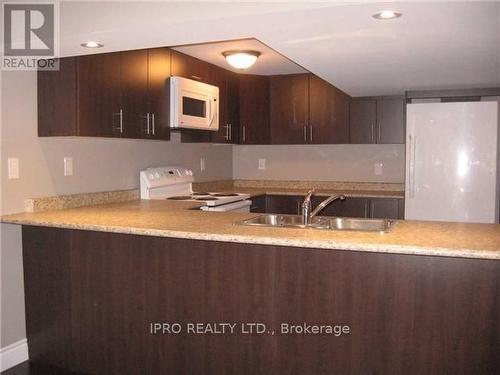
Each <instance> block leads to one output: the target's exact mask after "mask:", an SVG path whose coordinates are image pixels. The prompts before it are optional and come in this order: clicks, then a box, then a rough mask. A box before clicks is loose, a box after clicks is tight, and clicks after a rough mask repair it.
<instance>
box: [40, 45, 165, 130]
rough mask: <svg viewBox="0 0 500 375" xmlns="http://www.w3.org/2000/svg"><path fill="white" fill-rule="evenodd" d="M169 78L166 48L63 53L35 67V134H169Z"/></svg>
mask: <svg viewBox="0 0 500 375" xmlns="http://www.w3.org/2000/svg"><path fill="white" fill-rule="evenodd" d="M48 73H51V74H48ZM169 77H170V52H169V50H168V49H166V48H164V49H154V50H135V51H124V52H115V53H105V54H95V55H88V56H79V57H69V58H63V59H61V70H60V71H59V72H45V71H39V72H38V96H39V106H38V116H39V122H38V128H39V135H40V136H57V135H73V136H74V135H77V136H89V137H126V138H146V139H169V134H170V130H169V127H168V125H169V123H168V111H169V103H168V89H167V87H166V84H167V80H168V78H169Z"/></svg>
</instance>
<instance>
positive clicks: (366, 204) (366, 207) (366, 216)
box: [365, 202, 368, 218]
mask: <svg viewBox="0 0 500 375" xmlns="http://www.w3.org/2000/svg"><path fill="white" fill-rule="evenodd" d="M365 218H368V202H365Z"/></svg>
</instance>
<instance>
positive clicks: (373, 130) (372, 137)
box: [370, 121, 375, 143]
mask: <svg viewBox="0 0 500 375" xmlns="http://www.w3.org/2000/svg"><path fill="white" fill-rule="evenodd" d="M370 124H371V127H372V129H371V132H372V136H371V141H372V143H375V122H373V121H372V122H371V123H370Z"/></svg>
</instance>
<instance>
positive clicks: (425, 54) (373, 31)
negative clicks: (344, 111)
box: [61, 1, 500, 96]
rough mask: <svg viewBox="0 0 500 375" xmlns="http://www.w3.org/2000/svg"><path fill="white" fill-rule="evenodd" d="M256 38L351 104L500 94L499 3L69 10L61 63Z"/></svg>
mask: <svg viewBox="0 0 500 375" xmlns="http://www.w3.org/2000/svg"><path fill="white" fill-rule="evenodd" d="M387 8H391V9H395V10H399V11H401V12H402V13H403V17H401V18H399V19H396V20H389V21H377V20H375V19H373V18H372V17H371V14H373V13H375V12H376V11H379V10H382V9H387ZM251 37H254V38H257V39H259V40H261V41H262V42H264V43H265V44H267V45H269V46H270V47H271V48H273V49H275V50H277V51H278V52H280V53H282V54H283V55H285V56H287V57H288V58H290V59H292V60H293V61H295V62H297V63H298V64H299V65H301V66H303V67H305V68H307V69H309V70H310V71H312V72H313V73H315V74H317V75H319V76H321V77H322V78H324V79H326V80H328V81H329V82H331V83H332V84H334V85H336V86H338V87H339V88H341V89H342V90H344V91H346V92H347V93H348V94H350V95H353V96H361V95H383V94H400V93H402V92H403V91H404V90H408V89H436V88H471V87H493V86H500V2H495V1H491V2H483V1H469V2H430V1H419V2H406V1H405V2H390V3H378V2H372V1H370V2H365V3H360V2H350V1H342V2H335V3H332V2H317V3H305V2H304V3H300V2H282V3H269V2H266V1H259V2H255V3H243V2H235V1H233V2H207V1H201V2H196V3H195V2H186V1H181V2H159V1H156V2H145V1H144V2H73V1H65V2H61V55H62V56H69V55H80V54H87V53H89V50H86V49H83V48H81V47H80V46H79V44H80V43H81V42H82V41H86V40H91V39H92V40H98V41H101V42H103V43H104V44H105V48H103V49H100V50H98V51H96V52H105V51H117V50H125V49H135V48H145V47H155V46H172V45H181V44H189V43H202V42H209V41H220V40H229V39H238V38H251Z"/></svg>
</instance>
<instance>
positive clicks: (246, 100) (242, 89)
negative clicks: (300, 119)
mask: <svg viewBox="0 0 500 375" xmlns="http://www.w3.org/2000/svg"><path fill="white" fill-rule="evenodd" d="M238 81H239V117H240V121H239V122H240V129H239V130H240V131H239V143H240V144H244V145H263V144H264V145H265V144H269V142H270V128H269V77H266V76H259V75H251V74H240V75H238Z"/></svg>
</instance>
